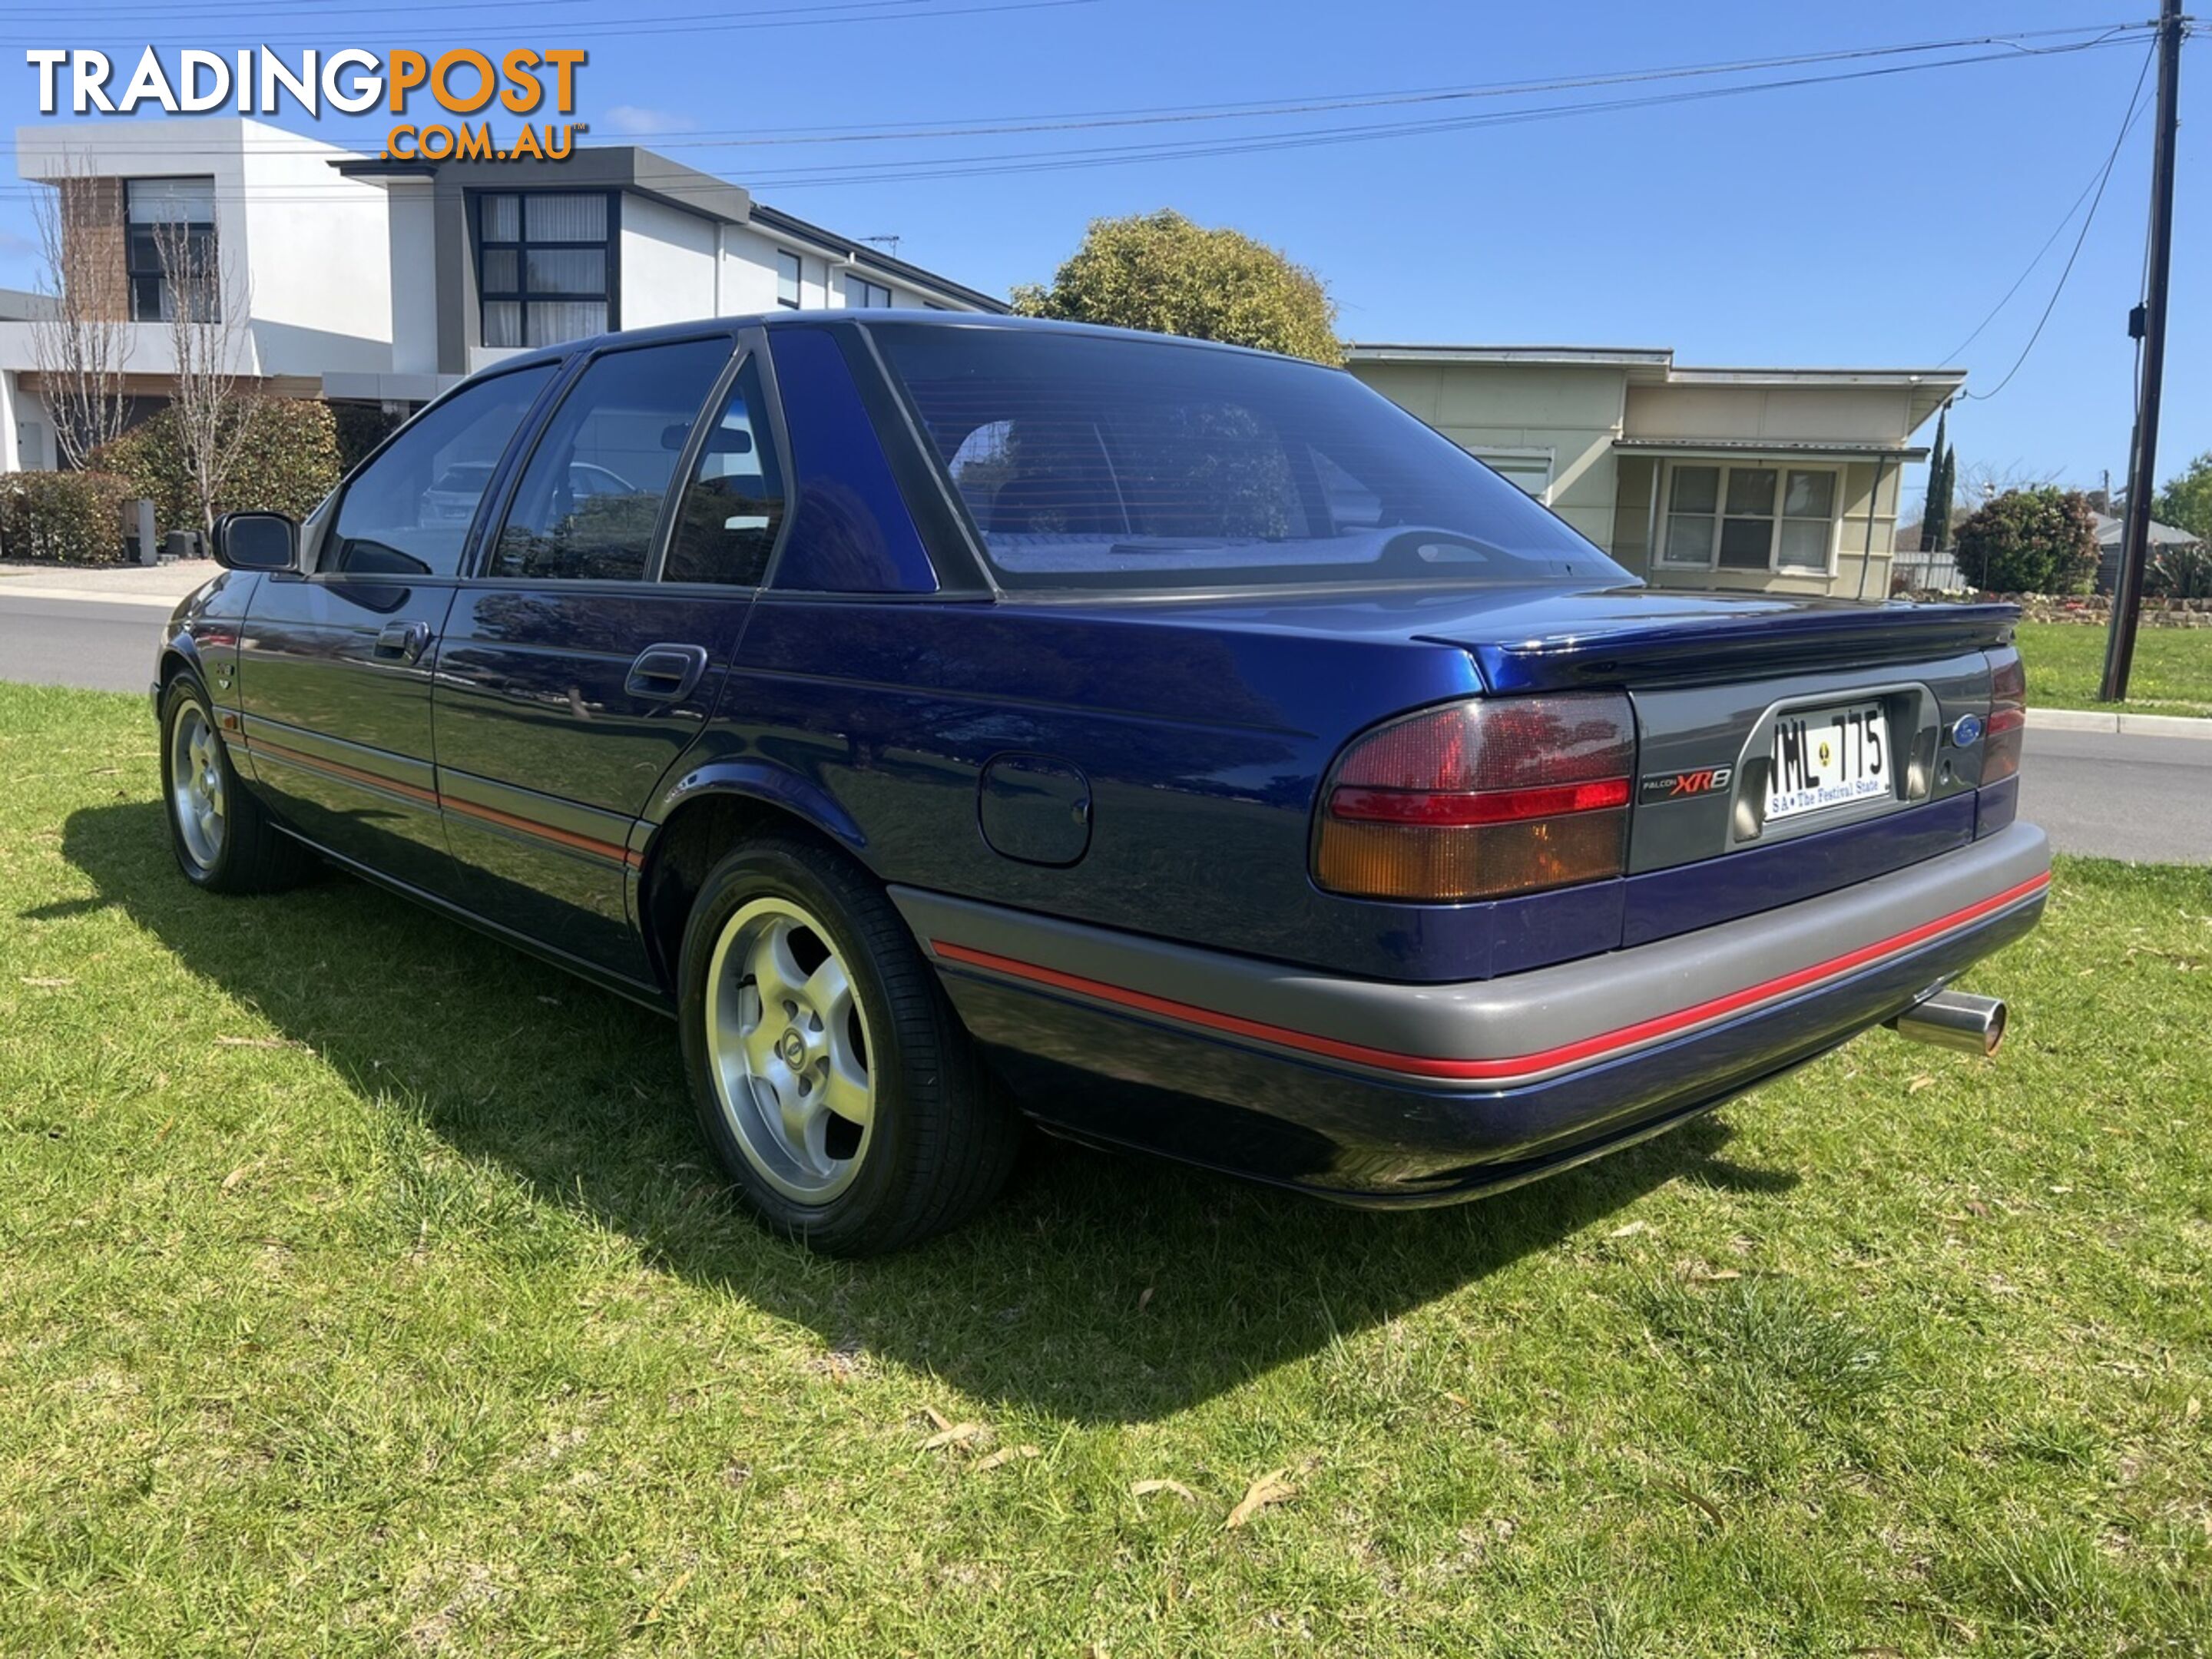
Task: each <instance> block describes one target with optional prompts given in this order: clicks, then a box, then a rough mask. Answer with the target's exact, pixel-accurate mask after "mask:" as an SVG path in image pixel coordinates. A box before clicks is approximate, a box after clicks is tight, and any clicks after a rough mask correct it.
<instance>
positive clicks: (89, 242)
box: [31, 155, 131, 467]
mask: <svg viewBox="0 0 2212 1659" xmlns="http://www.w3.org/2000/svg"><path fill="white" fill-rule="evenodd" d="M120 189H121V185H119V184H118V182H117V181H116V180H114V179H96V178H94V177H93V176H92V173H91V169H90V167H89V164H88V162H87V161H85V159H84V158H83V157H82V155H71V156H70V157H69V158H68V159H67V160H66V161H64V164H63V167H62V170H61V173H60V174H59V176H58V177H57V178H56V179H54V180H53V188H52V190H51V191H46V192H43V193H42V194H41V195H40V197H39V200H38V203H37V205H36V207H35V208H34V210H33V214H34V216H35V218H36V221H37V228H38V239H39V244H38V246H39V256H40V264H41V265H42V267H43V270H42V274H41V277H40V288H41V289H42V290H43V292H44V295H45V299H46V304H45V305H44V306H42V307H40V314H39V315H37V316H36V317H34V318H33V319H32V322H31V359H32V361H33V362H34V363H35V364H36V365H37V366H38V370H39V386H40V396H41V398H42V399H43V400H44V402H45V404H46V413H47V415H48V416H50V417H51V418H52V421H53V425H54V447H55V448H56V449H57V450H58V452H59V456H58V459H60V461H61V463H62V465H64V466H68V467H81V466H83V465H85V464H86V462H87V460H88V459H89V458H90V456H91V454H92V453H93V451H94V450H95V449H98V448H99V447H100V446H101V445H102V444H105V443H109V442H112V441H114V439H115V438H116V437H118V435H120V434H121V433H122V431H123V425H124V421H125V416H127V414H128V413H129V408H130V405H129V404H128V401H127V400H126V398H125V392H124V380H123V374H124V366H125V363H127V362H129V360H130V356H131V323H130V319H129V309H128V306H127V303H126V301H127V298H128V296H127V295H126V294H125V291H124V289H123V287H122V280H123V279H122V270H123V252H122V249H121V248H120V247H119V246H112V244H111V243H109V242H107V241H106V240H103V237H102V234H101V233H102V231H103V230H104V229H105V228H106V222H107V221H108V220H110V219H111V218H112V217H114V216H119V215H120V212H121V204H120V201H119V199H115V200H111V201H108V202H106V203H103V202H102V200H101V199H100V198H101V196H102V194H103V193H106V194H107V195H108V196H110V197H114V196H115V194H116V192H118V191H120ZM103 208H106V209H111V210H112V212H108V211H103Z"/></svg>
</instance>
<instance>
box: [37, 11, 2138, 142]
mask: <svg viewBox="0 0 2212 1659" xmlns="http://www.w3.org/2000/svg"><path fill="white" fill-rule="evenodd" d="M860 3H865V4H874V3H879V0H860ZM897 3H906V0H897ZM799 9H801V10H807V9H825V10H834V9H838V8H837V7H835V6H829V7H821V8H805V7H802V8H799ZM915 15H916V16H921V15H933V14H915ZM2142 27H2144V26H2142V25H2139V24H2134V25H2131V24H2125V23H2115V24H2096V25H2084V26H2080V27H2072V28H2064V29H2038V30H2033V31H2028V32H2024V33H2009V34H1994V35H1990V34H1985V35H1968V36H1960V37H1957V38H1954V39H1951V40H1920V41H1911V42H1905V43H1901V44H1895V45H1889V46H1851V47H1841V48H1836V49H1832V50H1829V51H1824V52H1797V53H1791V54H1789V55H1786V56H1781V57H1773V58H1739V59H1735V60H1731V61H1722V62H1711V63H1699V64H1675V65H1670V66H1667V67H1663V68H1658V69H1645V70H1613V71H1608V72H1605V73H1601V74H1593V75H1581V76H1567V77H1564V78H1554V79H1545V80H1531V81H1495V82H1482V83H1479V84H1476V85H1473V86H1458V87H1422V88H1407V89H1398V90H1390V91H1383V92H1360V93H1339V94H1323V95H1322V96H1319V97H1312V98H1305V99H1286V100H1243V101H1239V102H1234V103H1218V104H1193V105H1169V106H1140V107H1138V108H1135V109H1124V110H1104V111H1094V112H1079V113H1073V114H1066V115H1046V116H1009V117H1000V118H995V119H994V120H991V121H987V122H985V123H981V124H975V125H964V126H963V125H957V124H955V123H953V122H949V121H940V122H910V123H903V124H900V125H896V126H890V127H876V128H870V127H861V126H829V127H820V128H799V129H796V130H793V129H791V128H780V129H775V130H771V131H763V130H761V129H757V128H753V129H747V128H725V129H721V130H720V131H714V130H711V129H710V130H708V131H704V132H687V133H683V134H678V135H670V136H659V137H655V140H654V148H656V149H664V150H667V149H750V148H771V147H789V146H799V147H811V146H814V145H817V144H849V143H892V142H897V143H907V142H918V141H927V140H931V139H937V138H963V137H1001V136H1006V135H1009V134H1020V133H1030V132H1068V131H1091V130H1097V129H1104V128H1112V127H1135V126H1152V125H1183V124H1190V123H1198V122H1214V121H1237V120H1254V119H1262V118H1271V117H1277V116H1287V115H1304V114H1322V113H1334V112H1341V111H1345V110H1352V109H1367V108H1387V107H1391V106H1405V105H1417V104H1424V103H1447V102H1455V101H1466V100H1479V99H1493V98H1510V97H1515V96H1522V95H1527V94H1536V93H1547V92H1571V91H1580V90H1584V89H1589V88H1600V87H1607V86H1620V85H1631V84H1635V83H1638V82H1654V81H1667V80H1681V79H1690V78H1702V77H1710V76H1720V75H1734V74H1748V73H1752V72H1754V71H1759V70H1775V69H1792V68H1800V67H1804V66H1808V65H1811V64H1824V63H1839V62H1851V61H1857V60H1863V59H1867V58H1893V57H1902V56H1912V55H1920V54H1925V53H1929V52H1952V51H1959V50H1962V49H1964V48H1967V47H1973V46H1997V47H2018V46H2019V43H2021V42H2023V41H2027V40H2044V39H2055V38H2057V37H2060V36H2081V35H2087V36H2090V37H2093V38H2091V39H2089V40H2075V41H2072V42H2069V44H2068V45H2066V46H2057V47H2036V48H2024V49H2021V50H2020V51H2019V52H1992V53H1989V54H1987V55H1986V56H1987V58H2008V57H2011V56H2015V55H2019V56H2026V57H2045V56H2050V55H2052V54H2053V53H2055V52H2058V53H2063V52H2072V51H2075V50H2082V49H2087V48H2088V47H2091V46H2106V45H2112V44H2117V43H2118V42H2119V41H2120V40H2123V39H2124V38H2127V37H2129V36H2130V35H2131V34H2133V33H2136V32H2137V31H2140V30H2141V29H2142ZM1984 60H1985V59H1984V58H1975V59H1971V60H1954V61H1975V62H1979V61H1984ZM8 148H10V146H8V145H6V144H0V150H4V149H8ZM165 148H167V149H168V150H169V153H172V154H178V153H193V152H194V151H195V150H198V151H200V152H201V153H206V154H219V153H222V151H223V150H225V149H228V148H229V147H228V146H206V147H194V146H183V147H176V146H167V147H165ZM322 148H323V147H322V146H321V145H319V144H315V145H303V146H300V147H298V148H297V149H295V150H294V151H292V152H291V153H294V154H301V155H319V154H320V153H321V152H322ZM262 153H263V154H272V153H284V152H283V151H282V150H281V149H266V150H264V151H263V152H262ZM357 153H360V154H363V155H367V154H369V153H370V152H367V151H362V152H357Z"/></svg>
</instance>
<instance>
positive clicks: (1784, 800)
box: [1766, 702, 1895, 823]
mask: <svg viewBox="0 0 2212 1659" xmlns="http://www.w3.org/2000/svg"><path fill="white" fill-rule="evenodd" d="M1890 766H1891V759H1890V750H1889V720H1888V719H1887V716H1886V715H1885V714H1883V712H1882V706H1881V704H1880V703H1878V702H1855V703H1839V704H1837V705H1835V706H1834V707H1832V708H1801V709H1798V710H1796V711H1795V712H1794V713H1791V714H1780V715H1778V716H1776V717H1775V721H1774V765H1773V769H1772V770H1771V772H1770V773H1769V775H1768V778H1767V788H1766V819H1767V822H1768V823H1773V822H1774V821H1775V820H1776V819H1778V818H1794V817H1799V816H1801V815H1802V814H1804V813H1807V812H1821V811H1826V810H1827V809H1828V808H1830V807H1832V806H1848V805H1850V804H1851V803H1852V802H1853V801H1861V800H1870V799H1875V797H1877V796H1881V795H1888V794H1893V793H1895V792H1894V790H1893V788H1892V787H1891V784H1890Z"/></svg>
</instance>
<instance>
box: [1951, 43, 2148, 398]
mask: <svg viewBox="0 0 2212 1659" xmlns="http://www.w3.org/2000/svg"><path fill="white" fill-rule="evenodd" d="M2156 52H2157V45H2156V42H2155V41H2154V42H2153V44H2152V49H2151V54H2150V55H2148V56H2146V57H2145V58H2144V59H2143V66H2142V73H2141V74H2139V75H2137V76H2136V86H2135V91H2134V93H2133V94H2131V95H2130V97H2129V99H2128V112H2127V113H2126V114H2125V115H2124V116H2123V117H2122V118H2121V119H2120V136H2119V137H2118V138H2117V139H2115V140H2114V141H2113V143H2112V152H2113V153H2112V155H2108V156H2106V158H2105V164H2104V166H2103V167H2100V168H2099V169H2098V170H2097V171H2096V172H2095V173H2092V174H2090V175H2089V182H2088V183H2087V184H2086V185H2082V186H2081V194H2080V195H2079V196H2076V197H2075V198H2074V203H2073V205H2072V206H2070V207H2069V208H2068V209H2067V210H2066V212H2065V215H2064V216H2063V217H2062V218H2061V219H2060V220H2059V221H2058V222H2057V224H2055V225H2053V226H2052V227H2051V234H2050V235H2048V236H2046V237H2045V238H2044V239H2043V246H2041V247H2039V248H2038V249H2036V251H2035V257H2034V258H2032V259H2030V260H2029V261H2028V262H2027V264H2025V265H2023V266H2022V267H2021V273H2020V275H2019V276H2015V277H2014V278H2013V281H2012V286H2011V287H2010V288H2008V289H2006V290H2005V291H2004V297H2003V298H2002V299H2001V300H1999V301H1997V302H1996V304H1995V305H1993V306H1991V307H1990V309H1989V314H1988V315H1986V316H1984V318H1983V319H1982V320H1981V321H1980V322H1978V323H1977V324H1975V325H1974V331H1973V332H1972V334H1969V335H1968V336H1966V338H1965V339H1963V340H1961V341H1960V342H1959V343H1958V344H1956V345H1954V346H1953V347H1952V348H1951V349H1949V350H1948V351H1947V352H1945V353H1944V354H1943V355H1942V356H1941V357H1939V358H1938V359H1936V361H1937V362H1942V363H1954V362H1958V360H1959V358H1960V356H1962V355H1963V354H1964V353H1965V351H1966V348H1967V347H1968V346H1970V345H1972V344H1973V343H1974V342H1975V341H1976V340H1978V339H1979V338H1981V337H1982V331H1983V330H1984V329H1985V328H1987V327H1988V326H1989V325H1990V324H1991V323H1993V322H1995V321H1996V319H1997V313H1999V312H2001V311H2002V310H2003V309H2004V308H2005V307H2007V306H2008V305H2010V304H2011V303H2012V296H2013V295H2015V294H2017V293H2019V292H2020V290H2021V286H2022V285H2023V284H2024V283H2027V279H2028V278H2029V277H2030V276H2033V275H2034V274H2035V268H2036V267H2037V266H2038V265H2039V264H2042V263H2043V256H2044V255H2045V254H2046V253H2048V252H2051V247H2052V246H2053V245H2054V244H2055V243H2056V242H2057V240H2058V239H2059V238H2060V237H2061V236H2063V234H2065V232H2066V227H2067V226H2069V225H2070V224H2072V223H2073V222H2074V216H2075V214H2077V213H2079V212H2080V211H2081V204H2082V203H2084V202H2086V201H2087V200H2088V199H2089V192H2090V191H2093V190H2096V189H2098V188H2100V186H2101V185H2103V184H2104V181H2105V179H2106V177H2107V176H2108V175H2109V174H2110V173H2112V163H2113V161H2115V160H2117V159H2118V153H2119V149H2120V147H2121V146H2122V145H2123V144H2124V143H2127V138H2128V134H2129V133H2130V132H2131V131H2134V129H2135V125H2136V118H2138V117H2139V116H2140V115H2141V114H2142V90H2143V85H2144V83H2145V82H2147V81H2148V79H2149V76H2150V65H2151V57H2153V56H2155V55H2156Z"/></svg>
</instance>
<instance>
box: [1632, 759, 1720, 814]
mask: <svg viewBox="0 0 2212 1659" xmlns="http://www.w3.org/2000/svg"><path fill="white" fill-rule="evenodd" d="M1733 777H1735V768H1734V767H1733V766H1701V767H1698V768H1696V769H1693V770H1691V771H1687V772H1647V773H1645V774H1644V782H1643V787H1642V790H1641V792H1640V793H1641V794H1642V797H1643V800H1644V805H1647V806H1648V805H1650V804H1651V803H1652V802H1654V801H1662V800H1688V799H1692V798H1693V797H1695V796H1699V795H1717V794H1719V793H1721V792H1722V791H1723V790H1724V789H1726V788H1727V787H1729V780H1730V779H1731V778H1733Z"/></svg>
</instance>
